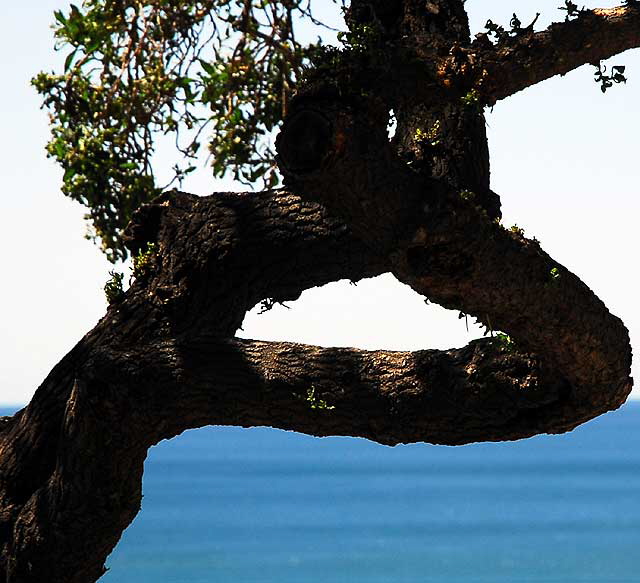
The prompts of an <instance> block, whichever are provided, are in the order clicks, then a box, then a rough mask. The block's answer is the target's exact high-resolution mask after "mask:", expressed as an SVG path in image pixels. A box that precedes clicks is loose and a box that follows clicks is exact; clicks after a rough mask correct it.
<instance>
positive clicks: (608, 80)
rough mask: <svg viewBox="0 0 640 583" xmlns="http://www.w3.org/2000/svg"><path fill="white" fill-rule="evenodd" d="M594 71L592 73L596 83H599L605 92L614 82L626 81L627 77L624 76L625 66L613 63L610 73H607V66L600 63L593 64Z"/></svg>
mask: <svg viewBox="0 0 640 583" xmlns="http://www.w3.org/2000/svg"><path fill="white" fill-rule="evenodd" d="M594 67H596V72H595V73H594V76H595V81H596V83H600V90H601V91H602V93H606V91H607V89H609V88H610V87H613V84H614V83H626V82H627V78H626V77H625V76H624V72H625V69H626V67H624V66H623V65H614V66H613V67H611V74H610V75H607V74H606V73H607V67H606V65H603V64H602V63H597V64H595V65H594Z"/></svg>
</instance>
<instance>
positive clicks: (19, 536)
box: [0, 0, 640, 583]
mask: <svg viewBox="0 0 640 583" xmlns="http://www.w3.org/2000/svg"><path fill="white" fill-rule="evenodd" d="M463 4H464V3H463V2H462V1H461V0H449V1H447V0H432V1H430V2H427V3H426V4H425V3H424V2H422V1H420V2H418V0H404V1H401V0H392V1H390V2H378V1H370V2H364V0H359V1H355V0H354V2H353V5H352V7H351V10H350V12H349V14H348V21H349V24H350V26H351V27H352V29H353V30H357V27H358V26H360V25H363V24H367V25H370V26H371V25H373V24H375V25H376V26H379V27H380V31H379V33H380V35H381V36H378V37H377V38H378V40H380V39H382V40H380V42H382V43H383V48H384V50H385V55H386V56H385V58H384V59H382V60H381V59H380V57H379V55H378V56H376V54H377V53H376V51H377V52H379V50H380V47H377V48H376V47H371V48H370V52H371V55H373V56H371V58H370V59H369V60H368V64H367V63H365V64H363V60H362V55H360V56H356V55H350V54H349V53H345V55H343V57H342V65H340V66H341V67H342V66H344V67H346V68H347V69H348V63H349V62H350V61H349V60H350V59H352V61H353V62H357V63H359V66H361V68H360V69H359V71H358V75H360V77H359V79H361V80H363V81H364V85H363V86H357V87H355V88H354V85H353V84H351V85H350V86H342V87H336V85H335V84H331V83H329V84H328V85H327V84H323V83H322V82H320V81H318V79H316V81H314V82H310V84H309V85H308V86H307V87H306V88H303V89H302V90H301V91H300V93H299V96H298V97H297V98H296V99H295V100H294V102H292V106H291V110H290V113H289V115H288V117H287V120H286V121H285V124H284V126H283V129H282V132H281V134H280V136H279V138H278V142H277V147H278V152H279V163H280V166H281V170H282V173H283V175H284V178H285V183H286V185H287V187H288V190H277V191H266V192H262V193H258V194H246V193H245V194H234V193H217V194H215V195H212V196H210V197H206V198H198V197H195V196H192V195H189V194H186V193H181V192H175V191H174V192H171V193H166V194H165V195H163V196H161V197H160V198H158V199H157V200H156V201H154V203H153V204H150V205H146V206H144V207H143V208H141V209H140V210H139V211H138V212H137V214H136V216H135V218H134V220H133V222H132V223H131V225H130V226H129V228H128V230H127V235H126V237H127V244H128V246H129V247H130V249H131V251H132V254H133V255H134V256H135V255H136V254H137V253H138V252H140V251H144V250H146V249H147V248H148V244H149V243H153V244H154V247H153V249H154V252H153V254H152V255H151V257H150V261H148V262H147V263H146V264H145V266H144V267H141V268H139V269H138V271H137V275H136V279H135V281H134V282H133V284H132V285H131V288H130V289H129V290H128V291H127V292H126V294H124V295H123V296H122V297H120V298H119V299H117V301H115V302H114V303H113V304H112V305H111V306H110V307H109V310H108V312H107V314H106V315H105V317H104V318H103V319H102V320H101V321H100V322H99V323H98V325H97V326H96V327H95V328H94V329H93V330H92V331H91V332H89V333H88V334H87V335H86V336H85V337H84V338H83V339H82V340H81V341H80V342H79V343H78V344H77V345H76V346H75V347H74V349H73V350H72V351H71V352H70V353H69V354H68V355H67V356H66V357H65V358H64V359H63V360H62V361H61V362H60V363H59V364H58V365H57V366H56V367H55V368H54V369H53V371H51V373H50V374H49V376H48V377H47V378H46V379H45V381H44V382H43V384H42V385H41V386H40V387H39V388H38V390H37V391H36V394H35V396H34V398H33V400H32V401H31V403H30V404H29V405H28V406H27V407H26V408H25V409H23V410H22V411H20V412H18V413H17V414H16V415H15V416H13V417H11V418H0V579H1V580H3V581H6V582H7V583H22V582H26V581H29V582H45V581H46V582H49V583H63V582H64V583H88V582H92V581H95V580H97V579H98V578H99V577H100V576H101V574H102V573H103V572H104V561H105V559H106V557H107V556H108V554H109V553H110V552H111V550H112V549H113V547H114V546H115V544H116V543H117V541H118V540H119V538H120V536H121V533H122V531H123V530H124V528H126V526H127V525H128V524H129V523H130V522H131V521H132V520H133V518H134V517H135V515H136V513H137V512H138V510H139V508H140V500H141V478H142V472H143V464H144V459H145V457H146V452H147V450H148V448H149V447H151V446H152V445H154V444H155V443H157V442H159V441H160V440H162V439H167V438H171V437H173V436H176V435H178V434H179V433H181V432H182V431H184V430H186V429H189V428H194V427H201V426H204V425H208V424H219V425H240V426H255V425H264V426H271V427H279V428H284V429H292V430H295V431H301V432H304V433H309V434H312V435H353V436H361V437H366V438H368V439H372V440H375V441H378V442H380V443H384V444H388V445H394V444H397V443H406V442H416V441H426V442H431V443H442V444H449V445H455V444H462V443H469V442H472V441H480V440H489V441H496V440H511V439H520V438H524V437H529V436H532V435H535V434H538V433H544V432H546V433H558V432H563V431H568V430H570V429H572V428H574V427H575V426H576V425H578V424H580V423H582V422H584V421H586V420H588V419H591V418H593V417H594V416H596V415H599V414H601V413H603V412H605V411H608V410H611V409H615V408H616V407H618V406H619V405H620V404H621V403H623V402H624V400H625V399H626V397H627V395H628V394H629V392H630V390H631V386H632V380H631V378H630V377H629V373H630V363H631V350H630V346H629V338H628V333H627V330H626V328H625V327H624V325H623V324H622V322H621V321H620V320H619V319H618V318H616V317H615V316H612V315H611V314H610V313H609V312H608V310H607V309H606V307H605V306H604V304H603V303H602V302H601V301H600V300H599V299H598V298H597V297H596V296H595V295H594V294H593V293H592V292H591V291H590V290H589V289H588V288H587V286H586V285H584V284H583V283H582V282H581V281H580V280H579V279H578V278H577V277H576V276H575V275H573V274H571V273H570V272H569V271H568V270H567V269H566V268H564V267H563V266H561V265H560V264H558V263H557V262H555V261H554V260H553V259H552V258H551V257H550V256H549V255H547V254H546V253H545V252H544V251H543V250H542V249H541V247H540V245H539V243H538V242H537V241H535V240H528V239H526V238H525V237H524V236H523V234H522V233H520V232H518V231H517V230H516V231H512V230H507V229H504V228H503V227H502V226H501V225H500V224H499V218H500V204H499V197H498V196H497V195H496V194H495V193H493V192H492V191H491V188H490V181H489V151H488V147H487V143H486V134H485V129H484V118H483V115H482V108H481V105H482V103H490V102H491V101H492V100H495V99H499V98H502V97H505V96H507V95H510V94H511V93H513V92H515V91H517V90H519V89H522V88H524V87H526V86H527V84H532V83H534V82H537V81H540V80H542V79H544V78H546V77H548V76H550V75H552V74H557V73H559V72H563V71H566V70H568V69H566V67H573V66H577V65H578V64H581V63H582V62H587V61H588V60H590V59H593V58H597V57H598V55H602V56H604V54H605V53H606V54H609V52H611V51H613V52H615V51H617V50H623V49H624V48H628V47H629V46H636V45H637V44H640V34H639V33H640V19H639V18H638V8H637V6H636V4H635V3H630V4H629V6H627V7H621V8H618V9H612V10H610V11H593V13H589V14H583V15H581V16H580V17H579V18H578V19H576V20H575V21H571V22H567V23H563V24H559V25H554V26H553V27H552V28H551V29H550V31H551V32H549V31H547V32H544V33H533V32H532V31H527V32H525V33H523V34H522V35H517V36H516V37H514V38H513V39H510V41H509V42H508V43H505V44H503V45H498V46H491V47H488V46H486V43H485V44H483V42H482V41H480V42H478V41H476V42H474V43H472V42H471V41H470V39H469V32H468V24H467V21H466V14H465V12H464V6H463ZM372 23H373V24H372ZM554 27H555V28H554ZM558 27H561V28H562V30H563V31H565V30H566V31H568V32H567V34H566V35H564V36H563V35H561V36H562V39H565V40H566V43H565V44H563V42H559V43H556V42H555V41H553V42H552V40H553V39H552V37H553V35H554V34H556V33H557V31H559V30H560V28H558ZM554 31H556V32H554ZM563 34H564V33H563ZM586 34H590V35H595V36H594V38H596V37H597V38H599V39H600V40H601V41H602V42H601V43H600V44H601V45H603V46H606V47H607V48H606V49H602V50H600V49H598V50H596V49H594V48H593V47H591V48H589V47H587V48H582V45H580V46H579V47H577V48H576V44H575V42H576V40H575V39H579V38H583V37H581V36H580V35H586ZM598 35H600V36H598ZM622 37H623V38H622ZM621 38H622V40H621ZM552 44H553V55H552V58H551V59H550V60H548V59H549V55H550V52H549V51H551V50H552V49H551V48H550V47H551V45H552ZM409 45H411V46H412V47H413V48H412V49H411V50H412V51H413V52H412V53H411V54H412V56H411V63H410V64H409V65H408V66H406V67H404V68H403V67H398V68H395V70H394V72H393V73H391V68H390V67H389V63H394V62H399V61H400V60H402V59H405V60H406V58H407V55H408V52H407V51H408V46H409ZM524 46H526V47H527V54H526V57H522V56H521V54H520V50H521V49H522V47H524ZM374 53H375V54H374ZM387 57H388V58H387ZM600 58H602V57H600ZM547 60H548V61H547ZM465 62H466V63H467V64H469V63H471V64H472V65H473V66H472V67H469V66H467V67H466V68H465V67H464V66H463V65H464V63H465ZM376 66H379V67H380V68H379V69H376ZM480 69H481V70H482V71H483V72H482V74H481V75H480V76H479V77H478V75H477V72H478V70H480ZM525 70H526V71H529V72H527V73H526V74H525V73H523V71H525ZM443 71H444V73H443ZM484 71H486V74H485V73H484ZM531 71H535V74H534V73H531ZM343 72H344V71H343ZM409 72H411V75H414V76H412V77H406V76H407V75H409ZM374 73H375V74H374ZM341 75H342V73H341ZM398 75H404V76H405V77H403V79H402V82H401V83H397V84H395V85H390V83H389V81H390V79H394V78H397V76H398ZM394 76H395V77H394ZM338 77H339V78H342V77H340V76H338ZM479 79H482V83H480V81H479ZM381 80H382V81H381ZM423 80H424V83H422V81H423ZM412 84H413V85H414V86H418V85H420V87H421V89H420V90H417V91H415V92H412V93H409V94H408V93H407V92H406V91H405V89H406V87H407V86H410V85H412ZM470 88H477V91H478V93H479V95H480V98H479V101H478V103H475V102H474V101H473V100H469V99H467V100H462V101H461V100H460V96H461V95H464V93H465V91H468V90H469V89H470ZM390 110H393V111H394V112H395V115H396V117H397V121H398V128H397V131H396V135H395V137H394V138H393V139H392V140H389V138H388V136H387V128H386V125H387V121H388V114H389V111H390ZM385 272H392V273H393V274H394V275H395V276H396V277H397V278H398V279H400V280H401V281H403V282H405V283H407V284H408V285H410V286H411V287H412V288H413V289H414V290H415V291H416V292H417V293H420V294H422V295H424V296H425V297H426V298H428V299H429V300H431V301H435V302H438V303H440V304H441V305H443V306H445V307H448V308H451V309H457V310H461V311H463V312H465V313H467V314H470V315H473V316H475V317H477V318H478V319H479V320H480V321H482V322H484V323H485V325H486V326H487V328H488V329H491V330H500V331H503V332H506V333H508V334H509V336H506V335H505V334H500V335H498V336H496V337H490V338H485V339H482V340H477V341H474V342H472V343H470V344H469V345H468V346H466V347H463V348H459V349H452V350H446V351H435V350H423V351H417V352H413V353H409V352H389V351H374V352H368V351H363V350H358V349H337V348H320V347H314V346H304V345H299V344H292V343H269V342H258V341H252V340H240V339H237V338H234V334H235V333H236V330H237V329H238V328H239V327H240V326H241V324H242V320H243V318H244V316H245V314H246V312H247V310H249V309H251V308H252V307H253V306H255V305H256V304H258V303H260V302H263V305H264V306H265V308H268V307H270V306H272V305H273V304H274V303H276V302H284V301H288V300H294V299H296V298H297V297H299V295H300V293H301V292H302V291H303V290H305V289H308V288H310V287H314V286H320V285H324V284H326V283H328V282H331V281H336V280H339V279H344V278H348V279H351V280H353V281H357V280H359V279H362V278H366V277H373V276H375V275H379V274H381V273H385Z"/></svg>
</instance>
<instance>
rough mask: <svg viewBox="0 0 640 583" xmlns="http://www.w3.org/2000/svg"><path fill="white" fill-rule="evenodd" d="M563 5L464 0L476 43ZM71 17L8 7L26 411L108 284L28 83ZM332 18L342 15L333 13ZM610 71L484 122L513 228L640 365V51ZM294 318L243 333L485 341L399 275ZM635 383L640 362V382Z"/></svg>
mask: <svg viewBox="0 0 640 583" xmlns="http://www.w3.org/2000/svg"><path fill="white" fill-rule="evenodd" d="M316 3H319V2H318V0H316ZM619 3H620V2H599V3H594V2H590V1H589V2H586V3H585V4H586V6H587V7H590V8H593V7H596V6H598V7H609V6H615V5H616V4H619ZM560 4H562V2H560V1H559V0H539V1H536V2H535V3H532V2H522V1H520V2H509V1H507V0H469V1H468V2H467V7H468V9H469V11H470V15H471V18H472V28H473V30H474V31H476V32H477V31H479V30H481V29H482V28H483V26H484V22H486V20H487V18H491V19H492V20H493V21H494V22H499V23H503V24H505V25H507V24H508V22H509V20H510V18H511V15H512V13H513V12H514V11H516V12H517V13H518V16H519V17H520V19H521V20H522V22H523V23H525V24H527V23H528V22H529V21H530V20H532V19H533V16H534V15H535V14H534V13H535V11H539V12H542V17H541V19H540V20H539V26H546V25H547V24H548V23H549V22H550V21H551V20H562V19H563V13H562V12H559V11H558V10H557V6H559V5H560ZM67 5H68V3H67V2H64V1H62V0H40V1H39V2H37V3H30V6H31V7H30V8H26V7H25V6H26V5H25V4H20V3H15V2H3V3H2V4H1V5H0V21H1V22H2V23H3V25H4V26H3V34H2V36H1V37H0V55H1V56H0V59H1V65H2V73H3V91H2V93H1V94H0V102H1V107H0V127H1V128H2V135H3V136H4V138H3V140H2V141H1V142H0V176H1V178H2V189H3V193H2V197H0V207H1V208H0V250H1V253H2V265H3V272H4V277H3V278H2V285H0V322H1V333H0V354H2V358H1V359H0V404H24V403H26V402H28V400H29V399H30V397H31V395H32V394H33V392H34V391H35V389H36V388H37V386H38V385H39V384H40V383H41V382H42V380H43V379H44V378H45V376H46V375H47V373H48V372H49V370H50V369H51V368H52V367H53V366H54V365H55V364H56V362H58V360H59V359H60V358H62V356H64V354H65V353H66V352H68V351H69V350H70V349H71V348H72V346H73V345H74V344H75V343H76V342H77V341H78V340H80V338H81V337H82V336H83V335H84V334H85V333H86V332H87V331H89V330H90V329H91V328H92V327H93V326H94V325H95V323H96V322H97V321H98V319H99V318H100V317H101V316H102V315H103V314H104V311H105V308H106V303H105V299H104V294H103V292H102V286H103V285H104V282H105V281H106V280H107V277H108V271H109V269H110V268H111V266H110V264H109V263H108V262H107V261H106V259H104V257H103V256H102V254H101V253H100V252H99V250H98V249H97V248H96V247H94V246H93V245H92V244H91V243H90V242H88V241H86V240H84V238H83V234H84V231H85V225H84V221H83V219H82V216H83V214H84V210H83V208H82V207H80V205H78V204H76V203H73V202H71V201H69V200H67V199H66V198H65V197H64V196H63V195H62V194H61V193H60V181H61V172H60V170H59V169H58V167H57V166H56V165H55V163H54V162H53V161H52V160H48V159H47V158H46V156H45V152H44V145H45V143H46V141H47V138H48V128H47V116H46V113H45V112H43V111H41V110H40V109H39V105H40V98H39V96H38V95H37V94H36V93H35V91H34V90H33V89H32V88H31V87H30V85H29V79H30V78H31V77H32V76H33V75H34V74H36V73H37V72H38V71H39V70H50V69H52V68H54V67H55V68H56V69H57V70H59V68H60V62H61V59H62V57H61V55H60V54H59V53H54V52H53V40H52V33H51V30H50V28H49V25H50V23H51V22H52V21H53V16H52V13H53V11H54V10H55V9H58V8H65V7H66V6H67ZM326 5H327V10H329V9H331V10H333V4H332V3H330V2H329V0H326ZM532 5H535V8H532V7H531V6H532ZM616 64H620V65H626V66H627V73H628V78H629V81H628V83H627V85H626V86H615V87H613V88H612V89H611V90H609V91H608V92H607V93H606V94H605V95H603V94H602V93H601V92H600V90H599V87H598V86H597V85H596V83H595V82H594V81H593V70H594V69H593V67H588V66H587V67H582V68H581V69H579V70H577V71H574V72H573V73H571V74H569V75H567V76H566V77H564V78H554V79H552V80H550V81H547V82H545V83H542V84H540V85H538V86H536V87H534V88H532V89H529V90H527V91H525V92H523V93H521V94H519V95H517V96H515V97H512V98H510V99H508V100H507V101H505V102H502V103H499V104H498V105H496V107H495V109H494V111H493V113H490V114H488V116H487V121H488V124H489V140H490V147H491V153H492V187H493V189H494V190H495V191H496V192H498V193H499V194H500V195H501V196H502V203H503V212H504V220H503V223H504V224H505V225H507V226H509V225H512V224H517V225H519V226H520V227H522V228H524V230H525V233H526V235H527V236H528V237H536V238H537V239H538V240H539V241H540V242H541V244H542V246H543V248H544V249H545V250H546V251H547V252H548V253H550V255H551V256H552V257H554V258H555V259H556V260H557V261H558V262H559V263H561V264H563V265H565V266H566V267H567V268H569V269H571V270H572V271H574V272H575V273H576V274H577V275H578V276H579V277H581V279H582V280H583V281H584V282H585V283H586V284H587V285H589V286H590V287H591V288H592V289H593V290H594V291H595V292H596V293H597V294H598V295H599V296H600V298H602V299H603V300H604V302H605V303H606V304H607V306H608V307H609V309H610V310H611V312H613V313H614V314H616V315H618V316H620V317H621V318H622V319H623V320H624V322H625V323H626V325H627V327H628V328H629V329H630V332H631V338H632V344H633V345H634V348H635V352H638V353H640V349H639V347H638V343H639V342H640V309H639V308H638V306H637V304H636V301H637V296H638V293H637V289H638V284H639V283H640V267H639V263H638V260H637V257H636V250H637V249H638V248H639V243H640V232H639V230H638V224H637V221H638V217H639V216H640V186H639V185H638V176H639V162H638V145H637V136H639V135H640V114H639V112H638V108H637V104H638V102H639V99H640V51H638V50H636V51H630V52H627V53H625V54H623V55H620V56H618V57H615V58H614V59H612V60H611V61H610V62H609V63H607V65H609V66H610V65H616ZM163 159H164V158H160V159H159V160H158V161H157V164H158V165H162V164H163ZM170 163H171V162H170V160H169V159H168V158H167V162H166V166H169V164H170ZM227 188H229V184H228V183H227V184H225V185H223V184H221V183H216V182H214V181H213V180H212V179H211V178H210V174H209V173H208V172H207V170H206V169H204V170H202V171H201V172H199V173H196V175H195V176H193V177H192V178H191V179H190V181H189V182H188V183H185V185H184V189H185V190H188V191H191V192H195V193H197V194H208V193H211V192H214V191H216V190H222V189H227ZM290 308H291V309H289V310H286V309H284V308H275V309H273V310H272V311H271V312H269V313H267V314H264V315H261V316H258V315H257V314H256V312H255V311H254V312H252V313H250V314H249V315H248V316H247V318H246V320H245V323H244V331H243V332H242V334H243V336H246V337H251V338H260V339H266V340H269V339H273V340H291V341H298V342H306V343H313V344H321V345H325V346H329V345H334V346H357V347H361V348H387V349H392V350H414V349H425V348H450V347H453V346H460V345H463V344H465V343H466V342H467V341H468V340H469V339H471V338H474V337H477V336H479V335H480V333H479V332H478V330H477V329H473V328H470V332H469V333H467V331H466V329H465V324H464V320H459V319H458V313H457V312H447V311H445V310H443V309H441V308H438V307H437V306H426V305H425V304H424V302H423V301H422V298H420V297H419V296H417V295H416V294H414V293H413V292H412V291H411V290H410V289H409V288H407V287H405V286H403V285H401V284H400V283H398V282H397V281H395V280H394V279H393V278H392V277H390V276H383V277H381V278H378V279H375V280H369V281H366V282H361V283H360V284H359V285H358V286H357V287H354V286H351V285H349V284H347V283H345V282H339V283H335V284H331V285H329V286H326V287H324V288H321V289H314V290H309V291H307V292H305V293H304V294H303V296H302V298H301V299H300V300H298V301H297V302H295V303H292V304H291V305H290ZM639 372H640V369H638V365H637V364H636V363H634V376H638V373H639ZM636 396H638V397H640V391H639V392H638V393H637V394H636Z"/></svg>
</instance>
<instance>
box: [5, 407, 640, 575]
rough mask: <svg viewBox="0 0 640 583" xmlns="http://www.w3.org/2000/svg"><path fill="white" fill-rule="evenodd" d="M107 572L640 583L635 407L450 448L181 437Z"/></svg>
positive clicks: (152, 457)
mask: <svg viewBox="0 0 640 583" xmlns="http://www.w3.org/2000/svg"><path fill="white" fill-rule="evenodd" d="M5 414H6V413H5ZM107 565H108V567H109V568H110V571H109V572H108V573H107V574H106V575H105V576H104V577H103V579H101V581H104V582H105V583H205V582H206V583H276V582H277V583H352V582H357V583H360V582H362V583H423V582H427V583H431V582H434V583H435V582H437V583H458V582H464V583H485V582H486V583H502V582H504V583H507V582H509V583H525V582H526V583H534V582H535V583H541V582H545V583H573V582H575V583H578V582H580V583H583V582H584V583H586V582H593V583H613V582H616V583H637V582H640V403H638V402H631V403H630V404H628V405H626V406H625V407H623V408H622V409H621V410H619V411H617V412H615V413H610V414H608V415H606V416H604V417H601V418H599V419H597V420H595V421H592V422H590V423H588V424H586V425H584V426H582V427H580V428H578V429H577V430H575V431H574V432H572V433H570V434H566V435H561V436H543V437H537V438H533V439H529V440H524V441H520V442H515V443H501V444H477V445H471V446H464V447H456V448H450V447H442V446H430V445H424V444H418V445H408V446H398V447H395V448H388V447H384V446H380V445H377V444H374V443H371V442H367V441H365V440H361V439H351V438H325V439H317V438H312V437H308V436H304V435H298V434H295V433H289V432H282V431H276V430H270V429H262V428H260V429H238V428H221V427H213V428H206V429H201V430H197V431H189V432H186V433H184V434H183V435H182V436H180V437H179V438H176V439H174V440H172V441H168V442H163V443H161V444H160V445H158V446H156V447H154V448H153V449H152V450H151V451H150V453H149V458H148V461H147V464H146V469H145V478H144V499H143V506H142V511H141V512H140V514H139V515H138V518H137V519H136V520H135V522H134V523H133V524H132V525H131V526H130V527H129V529H127V531H126V532H125V533H124V535H123V538H122V541H121V542H120V544H119V545H118V547H117V548H116V550H115V551H114V552H113V554H112V555H111V557H110V558H109V560H108V562H107Z"/></svg>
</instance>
